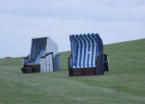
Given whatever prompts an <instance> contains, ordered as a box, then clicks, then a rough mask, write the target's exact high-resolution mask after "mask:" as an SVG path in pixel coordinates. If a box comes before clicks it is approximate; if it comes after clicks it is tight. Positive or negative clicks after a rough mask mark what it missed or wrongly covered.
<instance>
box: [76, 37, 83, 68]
mask: <svg viewBox="0 0 145 104" xmlns="http://www.w3.org/2000/svg"><path fill="white" fill-rule="evenodd" d="M76 37H77V39H78V40H79V42H80V44H81V46H80V57H79V67H80V68H81V59H82V41H81V40H80V38H79V36H78V35H77V36H76Z"/></svg>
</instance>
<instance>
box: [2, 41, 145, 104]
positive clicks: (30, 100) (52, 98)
mask: <svg viewBox="0 0 145 104" xmlns="http://www.w3.org/2000/svg"><path fill="white" fill-rule="evenodd" d="M105 53H107V54H108V55H109V63H110V69H111V70H110V72H105V75H102V76H88V77H68V72H67V70H68V69H67V59H68V56H69V55H70V52H64V53H61V60H62V70H61V71H57V72H54V73H39V74H22V73H21V70H20V68H21V62H22V59H21V58H12V59H1V60H0V104H105V103H107V104H145V39H142V40H136V41H130V42H123V43H117V44H111V45H106V46H105Z"/></svg>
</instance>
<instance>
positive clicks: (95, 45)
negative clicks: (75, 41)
mask: <svg viewBox="0 0 145 104" xmlns="http://www.w3.org/2000/svg"><path fill="white" fill-rule="evenodd" d="M91 38H92V39H93V41H94V57H93V65H95V64H96V63H95V59H96V47H97V44H96V41H95V39H94V37H92V36H91Z"/></svg>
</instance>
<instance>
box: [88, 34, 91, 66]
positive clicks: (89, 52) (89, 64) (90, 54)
mask: <svg viewBox="0 0 145 104" xmlns="http://www.w3.org/2000/svg"><path fill="white" fill-rule="evenodd" d="M87 38H88V40H89V41H90V52H88V54H90V57H89V67H91V58H92V57H91V56H92V41H91V39H90V38H89V37H88V36H87ZM87 60H88V59H87Z"/></svg>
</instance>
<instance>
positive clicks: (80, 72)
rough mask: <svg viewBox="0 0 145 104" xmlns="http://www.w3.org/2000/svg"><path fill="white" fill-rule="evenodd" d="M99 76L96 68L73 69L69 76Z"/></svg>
mask: <svg viewBox="0 0 145 104" xmlns="http://www.w3.org/2000/svg"><path fill="white" fill-rule="evenodd" d="M93 75H97V69H96V68H73V69H70V70H69V76H93Z"/></svg>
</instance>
